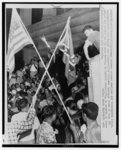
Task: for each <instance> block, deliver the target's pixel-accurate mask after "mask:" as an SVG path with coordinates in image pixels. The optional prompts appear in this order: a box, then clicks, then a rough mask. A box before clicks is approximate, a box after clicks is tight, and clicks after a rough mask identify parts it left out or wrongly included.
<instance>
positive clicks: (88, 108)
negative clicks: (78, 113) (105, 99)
mask: <svg viewBox="0 0 121 150" xmlns="http://www.w3.org/2000/svg"><path fill="white" fill-rule="evenodd" d="M82 110H83V113H85V114H86V115H87V117H88V118H89V119H91V120H96V119H97V116H98V110H99V108H98V105H97V104H96V103H94V102H89V103H84V104H83V105H82Z"/></svg>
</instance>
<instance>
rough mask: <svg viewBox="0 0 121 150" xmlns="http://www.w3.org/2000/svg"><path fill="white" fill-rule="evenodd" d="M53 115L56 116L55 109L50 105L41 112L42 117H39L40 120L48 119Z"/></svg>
mask: <svg viewBox="0 0 121 150" xmlns="http://www.w3.org/2000/svg"><path fill="white" fill-rule="evenodd" d="M54 114H56V109H55V107H54V106H52V105H47V106H45V107H44V108H43V110H42V116H41V117H42V120H43V119H45V118H49V117H51V116H53V115H54Z"/></svg>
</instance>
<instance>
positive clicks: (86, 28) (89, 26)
mask: <svg viewBox="0 0 121 150" xmlns="http://www.w3.org/2000/svg"><path fill="white" fill-rule="evenodd" d="M88 29H93V28H92V26H91V25H86V26H85V27H84V29H83V31H82V32H83V33H84V32H85V31H86V30H88Z"/></svg>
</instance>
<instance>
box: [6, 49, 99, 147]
mask: <svg viewBox="0 0 121 150" xmlns="http://www.w3.org/2000/svg"><path fill="white" fill-rule="evenodd" d="M81 48H83V47H79V48H78V49H76V53H75V56H76V58H77V64H76V66H75V68H76V75H77V78H76V81H75V82H74V83H72V84H71V85H70V86H69V87H68V89H69V90H70V91H71V92H70V94H69V95H68V96H65V95H64V92H65V93H66V91H63V90H62V89H63V86H62V84H61V83H60V81H59V80H58V77H57V76H51V77H52V78H51V79H50V78H49V76H48V74H46V75H45V76H44V79H43V81H42V84H41V87H40V89H39V92H38V93H37V94H36V91H37V89H38V86H39V83H40V81H41V79H42V76H43V74H44V71H45V69H44V67H43V64H42V62H41V61H40V60H39V58H37V57H34V58H32V59H31V62H30V63H29V64H26V65H25V66H24V67H23V68H21V69H20V70H17V71H16V72H14V73H13V74H12V75H11V77H10V76H9V78H8V82H7V83H8V86H7V89H8V90H7V92H8V122H9V123H14V122H19V123H20V122H21V123H23V124H22V126H23V128H22V130H19V131H20V132H17V134H16V142H15V143H14V142H11V140H9V142H10V143H12V144H52V143H62V144H64V143H100V142H101V131H100V126H99V125H98V123H97V121H96V119H97V116H98V109H99V108H98V106H97V104H96V103H94V102H89V97H88V85H87V77H88V76H89V67H88V61H87V59H86V57H85V55H84V52H83V50H82V51H81V50H80V49H81ZM50 72H51V71H50ZM50 74H51V73H50ZM56 75H57V73H56ZM58 94H59V95H58ZM35 95H36V96H35ZM33 103H34V104H33ZM64 106H65V107H64ZM65 108H66V109H67V112H68V114H67V112H66V111H65ZM31 109H34V110H35V113H34V115H32V116H31V117H30V118H31V119H30V120H34V121H33V122H31V126H30V127H29V121H30V120H28V117H27V116H28V115H29V114H30V113H31ZM68 115H69V116H70V117H71V120H70V119H69V117H68ZM24 123H25V124H27V125H28V128H26V129H24V125H25V124H24ZM23 129H24V130H23ZM10 137H11V136H9V138H10Z"/></svg>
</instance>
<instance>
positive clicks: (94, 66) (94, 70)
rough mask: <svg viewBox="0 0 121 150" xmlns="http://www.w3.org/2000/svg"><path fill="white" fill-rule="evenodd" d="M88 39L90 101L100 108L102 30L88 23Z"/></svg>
mask: <svg viewBox="0 0 121 150" xmlns="http://www.w3.org/2000/svg"><path fill="white" fill-rule="evenodd" d="M83 32H84V34H85V35H86V37H87V39H86V40H85V43H84V47H83V49H84V54H85V56H86V58H87V60H88V63H89V77H88V87H89V101H94V102H95V103H96V104H97V105H98V106H99V108H100V106H101V94H100V93H101V87H100V85H101V83H100V80H101V78H100V74H101V73H100V55H99V54H100V32H99V31H96V30H94V29H93V28H92V26H90V25H87V26H85V27H84V29H83ZM97 121H98V123H99V124H101V111H100V109H99V115H98V118H97Z"/></svg>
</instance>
